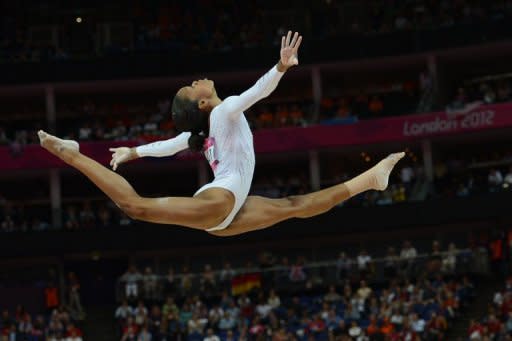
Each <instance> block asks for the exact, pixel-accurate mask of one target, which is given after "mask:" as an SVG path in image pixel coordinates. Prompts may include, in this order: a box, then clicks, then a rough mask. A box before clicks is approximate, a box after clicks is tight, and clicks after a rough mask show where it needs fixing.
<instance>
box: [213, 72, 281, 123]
mask: <svg viewBox="0 0 512 341" xmlns="http://www.w3.org/2000/svg"><path fill="white" fill-rule="evenodd" d="M283 74H284V72H279V71H278V70H277V66H274V67H273V68H272V69H270V71H268V72H267V73H266V74H264V75H263V76H262V77H261V78H260V79H258V81H257V82H256V83H255V84H254V85H253V86H252V87H251V88H249V89H248V90H246V91H245V92H243V93H242V94H240V95H239V96H231V97H228V98H226V99H225V100H224V101H223V102H222V104H221V105H220V106H219V110H222V112H223V114H225V115H227V116H228V117H229V118H230V119H236V118H238V117H240V116H241V115H242V113H243V112H244V111H245V110H247V109H248V108H250V107H251V106H252V105H253V104H254V103H256V102H258V101H259V100H261V99H263V98H265V97H267V96H268V95H270V94H271V93H272V91H274V89H275V88H276V87H277V84H278V83H279V80H281V77H283Z"/></svg>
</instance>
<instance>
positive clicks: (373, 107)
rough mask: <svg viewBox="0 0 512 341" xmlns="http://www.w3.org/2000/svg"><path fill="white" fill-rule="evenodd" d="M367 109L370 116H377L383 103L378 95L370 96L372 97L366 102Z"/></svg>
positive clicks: (380, 113) (382, 108)
mask: <svg viewBox="0 0 512 341" xmlns="http://www.w3.org/2000/svg"><path fill="white" fill-rule="evenodd" d="M368 110H369V111H370V114H371V115H372V116H374V117H379V116H381V115H382V112H383V111H384V103H383V102H382V100H381V99H380V98H379V97H378V96H372V99H371V100H370V103H369V104H368Z"/></svg>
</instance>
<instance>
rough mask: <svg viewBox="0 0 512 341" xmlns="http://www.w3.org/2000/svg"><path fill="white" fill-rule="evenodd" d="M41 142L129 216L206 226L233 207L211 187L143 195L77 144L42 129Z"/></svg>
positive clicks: (226, 195)
mask: <svg viewBox="0 0 512 341" xmlns="http://www.w3.org/2000/svg"><path fill="white" fill-rule="evenodd" d="M38 135H39V139H40V141H41V145H42V146H43V147H44V148H45V149H47V150H48V151H49V152H51V153H52V154H54V155H55V156H57V157H59V158H60V159H61V160H63V161H64V162H66V163H67V164H69V165H70V166H73V167H74V168H76V169H78V170H79V171H80V172H82V173H83V174H84V175H85V176H87V177H88V178H89V179H90V180H91V181H92V182H94V184H96V186H98V187H99V188H100V189H101V190H102V191H103V192H104V193H105V194H106V195H107V196H109V197H110V199H112V201H114V202H115V203H116V205H118V206H119V208H121V210H123V211H124V212H125V213H126V214H127V215H128V216H130V217H131V218H133V219H138V220H144V221H149V222H153V223H160V224H175V225H182V226H187V227H191V228H196V229H201V230H204V229H207V228H209V227H213V226H216V225H218V224H219V223H221V222H222V221H223V220H224V218H225V217H226V216H227V215H228V214H229V212H231V210H232V208H233V206H234V196H233V194H231V193H230V192H228V191H226V190H223V189H217V188H212V189H208V190H205V191H203V192H201V193H200V194H199V195H198V196H195V197H193V198H186V197H165V198H144V197H141V196H139V195H138V194H137V192H135V190H134V189H133V187H132V186H131V185H130V184H129V183H128V181H126V179H124V178H123V177H122V176H121V175H119V174H117V173H115V172H113V171H111V170H110V169H108V168H106V167H104V166H103V165H101V164H100V163H98V162H96V161H94V160H93V159H91V158H89V157H87V156H85V155H83V154H81V153H80V152H79V146H78V143H77V142H75V141H71V140H62V139H59V138H57V137H55V136H52V135H49V134H47V133H45V132H43V131H40V132H39V133H38Z"/></svg>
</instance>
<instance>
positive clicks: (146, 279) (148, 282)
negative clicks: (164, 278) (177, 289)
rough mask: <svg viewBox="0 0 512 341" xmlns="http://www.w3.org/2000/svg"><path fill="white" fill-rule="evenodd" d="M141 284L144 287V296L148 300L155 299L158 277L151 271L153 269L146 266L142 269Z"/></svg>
mask: <svg viewBox="0 0 512 341" xmlns="http://www.w3.org/2000/svg"><path fill="white" fill-rule="evenodd" d="M142 284H143V287H144V297H145V298H146V299H148V300H153V299H156V296H157V290H158V277H157V275H155V274H154V273H153V270H151V268H150V267H149V266H148V267H146V269H145V270H144V275H143V276H142Z"/></svg>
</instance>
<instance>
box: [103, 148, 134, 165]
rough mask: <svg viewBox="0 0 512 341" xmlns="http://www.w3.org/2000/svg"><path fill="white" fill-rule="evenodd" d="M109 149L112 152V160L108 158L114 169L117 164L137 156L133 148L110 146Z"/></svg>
mask: <svg viewBox="0 0 512 341" xmlns="http://www.w3.org/2000/svg"><path fill="white" fill-rule="evenodd" d="M109 150H110V151H111V152H112V160H110V166H111V167H112V169H113V170H114V171H115V170H117V166H119V165H120V164H122V163H125V162H127V161H130V160H133V159H136V158H137V152H136V151H135V148H128V147H118V148H110V149H109Z"/></svg>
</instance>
